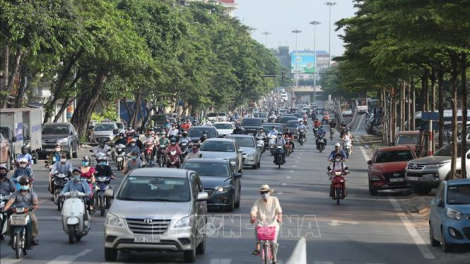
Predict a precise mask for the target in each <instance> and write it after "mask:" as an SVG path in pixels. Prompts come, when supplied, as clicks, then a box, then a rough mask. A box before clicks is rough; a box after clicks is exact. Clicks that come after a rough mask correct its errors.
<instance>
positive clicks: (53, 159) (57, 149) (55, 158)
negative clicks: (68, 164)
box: [48, 143, 62, 166]
mask: <svg viewBox="0 0 470 264" xmlns="http://www.w3.org/2000/svg"><path fill="white" fill-rule="evenodd" d="M61 150H62V147H61V146H60V145H59V144H58V143H57V144H56V145H55V148H54V152H53V153H51V154H49V162H48V164H49V166H52V165H54V164H55V163H56V162H58V161H60V156H61V153H60V152H61Z"/></svg>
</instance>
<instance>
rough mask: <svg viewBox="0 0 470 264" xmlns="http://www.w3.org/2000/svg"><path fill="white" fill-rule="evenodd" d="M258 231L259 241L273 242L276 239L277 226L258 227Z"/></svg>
mask: <svg viewBox="0 0 470 264" xmlns="http://www.w3.org/2000/svg"><path fill="white" fill-rule="evenodd" d="M256 231H257V234H258V239H259V240H269V241H272V240H274V239H275V238H276V227H275V226H258V227H257V230H256Z"/></svg>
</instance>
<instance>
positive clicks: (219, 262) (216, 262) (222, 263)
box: [209, 259, 232, 264]
mask: <svg viewBox="0 0 470 264" xmlns="http://www.w3.org/2000/svg"><path fill="white" fill-rule="evenodd" d="M231 263H232V259H213V260H211V262H210V263H209V264H231Z"/></svg>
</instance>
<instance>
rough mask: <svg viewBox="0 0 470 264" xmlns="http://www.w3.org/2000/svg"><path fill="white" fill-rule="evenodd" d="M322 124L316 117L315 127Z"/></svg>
mask: <svg viewBox="0 0 470 264" xmlns="http://www.w3.org/2000/svg"><path fill="white" fill-rule="evenodd" d="M320 126H321V122H320V121H318V119H315V121H314V122H313V127H314V128H319V127H320Z"/></svg>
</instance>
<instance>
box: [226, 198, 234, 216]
mask: <svg viewBox="0 0 470 264" xmlns="http://www.w3.org/2000/svg"><path fill="white" fill-rule="evenodd" d="M227 211H229V212H233V211H235V195H233V196H232V199H230V205H229V207H228V208H227Z"/></svg>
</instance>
